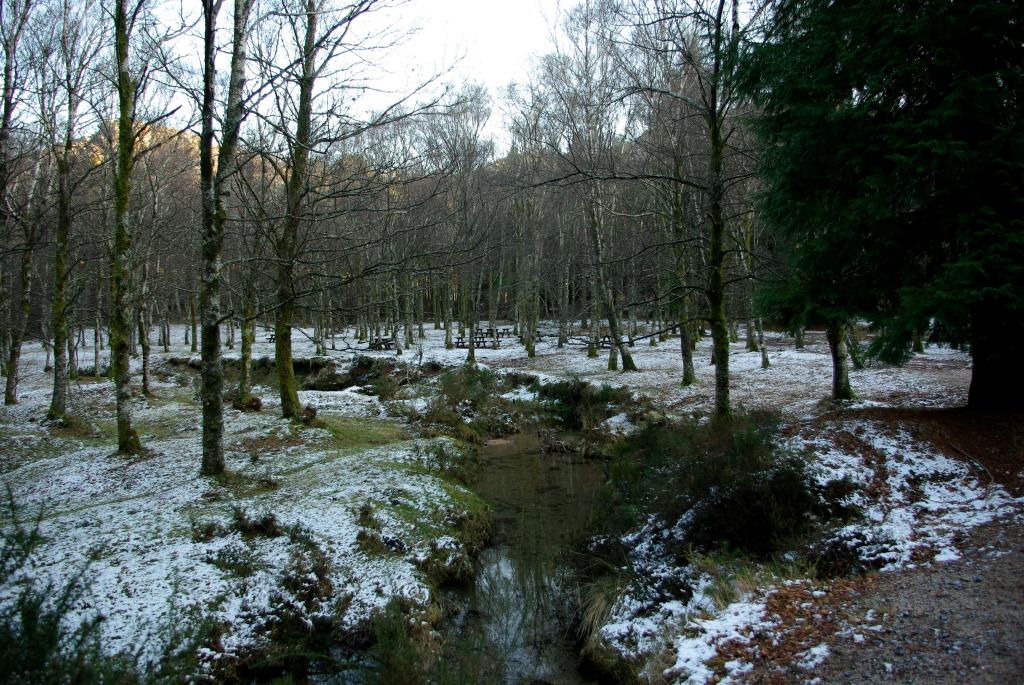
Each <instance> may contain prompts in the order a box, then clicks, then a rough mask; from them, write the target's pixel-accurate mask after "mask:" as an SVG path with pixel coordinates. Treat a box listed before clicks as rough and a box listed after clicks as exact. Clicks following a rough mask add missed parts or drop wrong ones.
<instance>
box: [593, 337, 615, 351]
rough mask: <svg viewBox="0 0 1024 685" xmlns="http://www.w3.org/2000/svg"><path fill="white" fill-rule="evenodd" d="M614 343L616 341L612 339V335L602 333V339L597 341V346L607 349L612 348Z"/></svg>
mask: <svg viewBox="0 0 1024 685" xmlns="http://www.w3.org/2000/svg"><path fill="white" fill-rule="evenodd" d="M614 344H615V343H614V342H613V341H612V336H610V335H602V336H601V339H600V340H599V341H598V343H597V346H598V347H600V348H601V349H604V350H607V349H609V348H611V347H612V345H614Z"/></svg>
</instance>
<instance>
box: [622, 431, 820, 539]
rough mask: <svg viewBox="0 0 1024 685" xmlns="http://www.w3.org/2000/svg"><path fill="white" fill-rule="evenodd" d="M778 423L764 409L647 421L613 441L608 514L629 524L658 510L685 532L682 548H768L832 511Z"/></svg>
mask: <svg viewBox="0 0 1024 685" xmlns="http://www.w3.org/2000/svg"><path fill="white" fill-rule="evenodd" d="M777 429H778V419H777V417H775V416H774V415H772V414H770V413H766V412H752V413H749V414H741V415H738V416H736V417H735V418H734V419H732V420H731V421H729V422H726V423H723V422H706V423H698V422H696V421H687V422H682V423H677V424H669V425H659V426H648V427H646V428H644V429H643V430H641V431H639V432H637V433H636V434H634V435H632V436H630V437H628V438H626V439H624V440H622V441H620V442H619V443H618V444H617V445H616V446H615V447H614V448H613V454H614V457H613V461H612V464H611V466H610V476H611V477H610V486H609V487H608V489H607V491H606V492H605V493H604V498H603V502H604V505H603V506H604V511H605V514H606V516H607V517H608V518H609V520H610V521H611V523H612V524H613V525H615V526H619V527H621V528H622V529H626V528H630V527H633V526H635V525H637V524H639V523H640V522H641V521H643V520H644V519H646V518H647V517H648V516H649V515H650V514H655V515H656V516H657V517H658V518H659V519H660V520H662V521H663V522H664V523H665V524H666V525H667V526H669V527H675V528H676V529H677V531H679V532H680V533H681V535H677V536H676V543H675V544H676V545H677V553H678V555H679V556H680V557H685V555H686V554H687V550H688V549H689V548H691V547H692V548H695V549H697V550H700V551H708V550H713V549H722V548H731V549H736V550H740V551H743V552H745V553H747V554H751V555H753V556H756V557H767V556H770V555H771V554H772V553H773V552H775V551H777V550H779V549H781V548H782V547H784V546H785V545H786V544H787V543H788V542H790V541H791V540H792V539H793V538H795V537H798V536H801V535H804V534H806V533H808V532H809V531H810V530H811V527H812V526H813V525H814V522H815V520H816V518H824V517H827V516H828V515H829V513H830V512H829V508H828V506H827V505H826V502H825V499H824V498H823V497H822V494H821V492H820V490H819V487H818V486H817V485H815V484H814V483H813V481H812V479H811V478H810V477H809V475H808V474H807V471H806V468H805V464H804V461H803V459H802V458H800V457H799V456H798V455H795V454H792V453H787V452H784V451H781V450H779V449H778V447H777V446H776V435H777Z"/></svg>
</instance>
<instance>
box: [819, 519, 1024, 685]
mask: <svg viewBox="0 0 1024 685" xmlns="http://www.w3.org/2000/svg"><path fill="white" fill-rule="evenodd" d="M962 549H963V552H962V553H963V557H962V558H961V559H959V560H957V561H953V562H948V563H941V564H935V565H933V566H931V567H928V568H917V569H913V570H910V571H903V572H899V573H893V574H881V576H880V577H879V578H878V579H877V581H876V582H875V583H873V584H872V587H871V589H870V590H869V591H868V592H867V594H865V595H864V596H862V597H860V598H858V599H857V600H856V601H854V602H852V603H850V604H849V605H848V607H847V621H848V623H849V624H850V626H851V630H850V631H849V636H848V637H838V638H837V639H836V641H835V642H834V643H833V644H832V645H831V651H832V656H831V657H830V658H829V659H828V661H827V662H826V663H825V664H823V665H822V666H821V668H820V670H819V671H818V672H816V673H813V674H811V677H812V678H813V677H814V676H818V677H819V678H820V681H818V682H820V683H822V685H825V684H830V683H858V684H861V683H865V684H870V683H887V684H888V683H939V684H946V683H949V684H950V685H952V684H956V685H963V684H966V683H970V684H972V685H973V684H975V683H993V684H998V685H1021V684H1022V683H1024V520H1022V519H1021V518H1020V517H1018V518H1017V520H1015V521H1005V522H1002V523H1000V524H993V525H989V526H985V527H982V528H979V529H977V530H976V531H974V532H973V533H971V534H970V536H969V537H968V538H967V540H966V541H965V544H964V545H963V548H962ZM872 626H873V627H874V629H872ZM811 682H814V681H813V680H812V681H811Z"/></svg>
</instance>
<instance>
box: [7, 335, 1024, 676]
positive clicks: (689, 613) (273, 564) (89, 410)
mask: <svg viewBox="0 0 1024 685" xmlns="http://www.w3.org/2000/svg"><path fill="white" fill-rule="evenodd" d="M546 332H547V333H548V335H546V336H545V339H544V340H543V341H542V342H540V343H539V344H538V353H537V356H536V357H534V358H527V357H526V355H525V352H524V350H523V348H522V346H521V345H519V344H518V343H517V342H516V341H514V340H509V339H503V340H502V341H501V347H500V348H498V349H490V348H480V349H477V350H476V358H477V362H478V363H479V364H481V365H483V366H486V367H489V368H491V369H494V370H496V371H499V372H502V371H518V372H528V373H531V374H534V375H536V376H538V377H539V378H540V379H541V380H542V381H545V380H551V381H554V380H562V379H566V378H580V379H582V380H586V381H588V382H590V383H593V384H598V385H600V384H605V383H607V384H611V385H625V386H627V387H628V388H629V389H630V390H631V391H633V392H634V393H635V396H637V397H638V398H639V397H641V396H642V397H643V398H645V401H649V402H650V404H651V405H653V406H654V407H656V408H657V410H658V411H659V412H663V413H664V414H667V415H669V416H679V417H683V416H690V415H700V414H705V413H707V411H708V410H709V408H710V407H711V404H712V402H713V392H714V386H713V371H714V367H712V366H711V365H710V364H709V363H707V359H708V357H709V354H710V351H709V342H708V341H706V340H705V341H701V342H700V344H699V345H698V351H697V353H696V357H695V359H696V364H697V376H698V379H697V383H695V384H694V385H693V386H690V387H688V388H683V387H681V386H680V385H679V379H680V377H681V366H682V365H681V360H680V355H679V350H678V339H675V340H669V341H665V342H662V343H660V344H659V345H657V346H650V345H649V344H648V343H647V341H643V342H640V343H638V344H637V347H635V348H633V350H632V352H633V355H634V359H635V361H636V364H637V366H638V367H639V368H640V371H639V372H637V373H631V374H622V373H618V372H615V371H608V370H607V351H604V353H603V354H602V355H601V356H600V357H599V358H596V359H588V358H587V357H586V354H585V350H584V347H583V346H582V345H580V344H575V345H571V346H569V347H567V348H565V349H557V348H556V347H555V345H554V344H553V335H551V333H553V331H546ZM183 333H184V331H183V328H182V327H175V329H174V332H173V339H174V344H173V345H172V346H171V349H170V351H169V352H167V353H165V352H162V351H160V350H158V349H157V348H156V347H154V353H153V369H154V382H153V397H150V398H146V397H139V398H137V399H136V401H135V403H134V407H135V416H136V421H137V423H138V425H139V428H140V433H141V435H142V439H143V442H144V444H145V445H146V446H147V448H148V450H149V451H148V453H147V455H145V456H144V457H143V458H138V459H122V458H119V457H115V456H114V455H112V445H113V394H112V392H111V388H110V385H109V383H107V382H88V381H86V380H83V381H81V382H79V383H77V384H75V385H73V388H72V401H71V408H72V412H73V413H74V414H75V415H76V416H78V417H79V423H78V424H76V426H75V427H73V428H70V429H69V428H61V427H56V426H51V425H47V424H46V422H45V420H44V417H45V413H46V408H47V405H48V399H49V391H50V383H51V382H52V377H51V376H50V375H49V374H48V373H46V372H44V370H43V361H44V355H43V353H42V351H41V350H40V349H39V346H38V345H32V346H26V353H25V355H24V357H23V364H24V368H23V373H22V380H21V391H20V395H21V398H20V403H19V404H18V405H17V406H13V407H3V408H0V477H2V480H3V482H4V484H5V486H6V487H8V488H9V489H10V492H11V494H12V497H13V499H14V501H15V502H16V503H17V505H18V506H19V507H20V508H21V512H22V516H21V518H22V520H23V521H27V523H29V524H31V523H32V522H33V521H35V520H38V523H39V526H40V530H41V532H42V533H43V535H44V538H45V543H44V545H43V546H42V548H41V550H40V551H39V553H38V554H37V555H36V556H35V557H34V558H33V561H32V566H31V567H30V568H28V569H26V570H25V572H24V577H22V578H20V579H19V582H13V583H10V584H8V585H7V586H5V587H0V601H9V600H10V599H11V598H12V597H13V596H14V595H15V594H16V593H17V591H18V589H19V587H20V586H21V584H22V583H24V582H27V581H35V582H40V583H46V582H50V583H53V584H55V585H57V586H59V584H60V583H61V582H62V580H66V579H67V578H69V577H72V576H74V575H75V574H78V573H83V574H85V576H86V577H87V578H88V580H89V591H88V593H87V594H86V596H85V597H84V598H83V600H82V601H81V602H79V604H78V605H77V606H76V611H77V612H78V614H76V615H81V616H86V615H92V614H93V613H95V612H98V613H100V614H102V615H104V616H106V620H105V621H104V639H105V641H106V643H107V644H108V645H109V648H110V649H113V650H129V651H136V652H141V653H142V654H143V656H144V657H147V658H152V657H155V656H156V655H158V654H159V653H160V651H161V650H162V649H163V648H164V646H165V644H166V642H167V640H168V639H169V637H170V634H169V632H168V631H170V630H171V626H173V625H175V624H179V623H181V621H179V620H178V619H179V617H181V616H186V615H194V614H196V613H197V612H198V613H199V614H206V615H209V614H211V613H212V615H213V617H214V619H215V621H216V624H217V626H218V628H217V630H218V631H219V635H218V638H217V640H216V645H217V648H216V650H214V651H215V653H213V652H211V653H208V654H206V655H205V656H206V658H207V659H208V660H209V661H211V662H212V661H218V660H221V661H223V660H225V659H228V660H230V659H241V658H242V657H243V656H244V653H245V652H246V650H249V649H253V648H254V647H255V646H258V645H259V644H260V643H261V642H263V643H264V644H265V643H266V641H268V640H272V639H274V636H275V635H277V634H278V633H279V631H280V630H281V626H282V625H285V624H286V623H288V621H290V620H292V619H296V620H297V621H298V622H299V623H302V622H307V623H309V622H315V621H316V620H317V617H318V616H320V615H322V614H323V613H324V611H325V606H326V605H327V604H330V605H331V609H332V611H333V610H336V609H337V608H338V604H339V603H340V604H343V605H344V606H343V610H342V611H341V612H340V613H341V614H342V615H343V616H344V617H345V618H344V621H345V622H346V625H348V626H349V627H350V628H352V629H356V628H357V627H359V626H365V623H366V621H367V619H368V617H369V616H370V615H372V614H373V612H375V611H378V610H379V609H380V608H381V607H382V606H384V605H385V604H386V603H387V602H388V601H389V599H390V598H392V597H402V598H405V599H406V600H408V601H410V602H413V603H419V604H420V605H421V606H422V607H424V612H425V613H424V616H423V617H424V619H429V618H430V617H429V616H428V615H427V614H429V612H430V598H429V593H430V588H431V583H432V580H431V578H430V577H429V576H430V575H431V574H434V575H441V576H443V575H445V574H447V573H458V572H459V569H460V568H461V567H462V566H464V565H465V564H466V563H467V559H468V558H469V557H470V556H471V555H472V552H473V549H474V547H475V546H477V545H478V544H479V542H480V540H479V539H478V538H479V536H480V533H479V531H474V530H473V526H474V525H477V524H478V523H479V525H483V523H482V522H479V521H478V519H482V518H483V517H484V516H485V513H484V512H483V507H482V504H481V503H480V502H479V501H478V500H477V499H476V497H475V495H473V493H472V492H471V491H470V490H468V489H466V488H465V487H463V486H461V485H460V484H459V483H457V482H455V481H454V480H453V479H451V478H450V477H448V475H447V474H446V469H447V468H448V467H449V466H450V464H451V462H453V461H455V460H458V459H459V454H458V450H459V447H458V445H457V444H456V443H455V442H453V441H451V440H450V439H448V438H420V437H415V435H414V434H413V432H411V430H410V428H409V426H408V424H407V422H406V421H405V420H403V418H402V416H403V412H407V411H410V410H411V411H418V410H422V409H423V408H424V407H425V406H426V405H427V404H428V403H429V401H430V396H431V393H433V392H436V390H433V389H431V388H430V387H429V386H428V387H425V388H418V389H416V388H412V389H410V391H409V392H407V393H405V394H400V395H399V396H398V398H397V399H396V400H394V401H391V402H386V401H385V402H382V401H381V400H380V399H378V398H377V397H373V396H371V395H368V394H365V393H363V392H360V389H359V388H349V389H347V390H344V391H340V392H327V391H312V390H306V391H301V392H300V400H301V401H302V402H303V403H304V404H307V405H312V406H315V407H316V408H317V409H318V417H319V418H320V419H322V420H323V422H324V425H322V426H320V427H312V428H307V427H298V426H295V425H292V424H289V423H287V422H284V421H282V420H280V419H278V418H277V417H276V416H275V407H276V406H279V405H278V400H277V399H276V397H275V393H274V391H273V390H272V389H271V388H269V387H265V386H264V387H258V388H256V393H257V394H258V395H259V396H260V397H261V399H262V401H263V407H264V408H263V411H262V412H260V413H258V414H253V413H242V412H238V411H235V410H229V411H228V412H227V415H226V426H227V435H228V439H227V457H228V467H229V471H230V472H231V473H232V474H233V475H232V476H231V477H230V478H228V479H224V480H220V481H211V480H208V479H201V478H198V477H195V478H192V477H189V475H190V474H197V473H198V468H199V455H200V448H199V437H198V427H199V405H198V402H197V401H196V398H195V395H194V390H193V388H192V383H193V377H192V376H190V375H189V374H187V373H185V371H184V370H182V369H180V368H178V367H174V366H171V365H170V364H168V363H167V362H168V360H169V359H170V358H171V357H183V356H188V355H189V351H188V348H187V347H186V346H184V345H183V344H182V343H181V341H182V338H183ZM427 334H428V338H427V339H426V341H423V342H421V343H420V344H419V345H417V346H414V347H412V348H411V349H407V350H405V352H404V354H403V355H402V356H401V359H402V360H403V361H405V362H407V363H411V364H413V365H420V364H423V363H426V362H428V361H435V362H438V363H440V364H442V365H445V366H454V365H458V364H460V363H461V362H462V361H464V359H465V356H466V350H446V349H444V346H443V332H442V331H434V330H428V331H427ZM296 337H297V340H296V345H295V347H296V350H295V355H296V357H308V356H312V352H313V349H312V344H311V343H310V342H309V340H308V339H304V338H302V337H301V336H296ZM767 342H768V345H769V348H768V349H769V359H770V361H771V367H770V368H768V369H761V368H760V364H761V358H760V355H759V354H757V353H750V352H746V351H745V350H744V347H743V345H742V344H734V345H733V346H732V348H731V352H730V369H731V382H732V399H733V403H734V405H735V406H736V407H740V408H746V409H759V408H761V409H772V410H778V411H781V412H782V413H783V416H784V419H785V428H784V434H785V439H786V440H787V442H788V444H789V445H791V446H793V447H794V448H796V449H800V450H802V451H804V452H805V453H806V454H808V455H809V459H811V461H812V462H813V463H814V464H815V468H816V469H817V473H818V474H819V476H818V477H820V478H821V479H825V478H835V477H839V476H845V477H848V478H850V479H851V480H852V481H853V482H855V483H856V484H857V486H858V490H857V493H856V494H855V495H854V497H855V499H857V504H858V505H860V506H861V507H862V508H863V509H864V511H865V516H864V519H863V520H862V521H861V522H859V523H857V524H851V525H850V526H847V527H846V528H844V529H842V530H841V531H839V533H841V534H842V535H846V536H847V537H849V538H850V539H853V538H856V539H858V540H860V541H861V542H865V541H866V542H869V543H870V544H864V545H862V548H861V549H860V550H859V552H861V553H864V554H870V555H873V559H872V560H873V562H874V565H875V566H876V567H878V568H880V569H881V572H880V573H871V574H868V575H866V576H861V577H858V578H855V579H839V580H832V581H816V580H813V579H810V578H793V577H790V578H785V579H778V580H777V581H776V582H766V583H761V584H760V585H759V586H757V587H753V588H744V591H743V592H742V593H740V596H738V597H736V598H734V599H733V601H729V602H715V601H713V600H712V598H711V597H710V596H709V595H708V594H707V593H702V592H700V591H698V592H697V593H695V596H694V598H693V599H692V600H690V601H689V602H686V603H683V602H680V601H676V600H672V599H670V598H669V599H664V600H661V601H650V600H649V598H645V597H641V596H631V595H630V594H629V593H626V594H625V595H624V596H623V597H621V598H620V600H619V602H618V604H617V605H616V606H615V607H614V608H613V609H612V611H611V613H610V615H609V619H608V621H607V623H606V625H605V626H604V627H603V628H602V630H601V635H602V637H604V638H605V639H606V641H607V643H608V645H609V646H610V647H611V648H612V649H614V650H617V651H618V652H619V653H620V654H621V655H622V656H624V657H626V658H628V659H630V660H632V661H633V663H636V664H641V667H642V670H644V671H645V672H646V673H648V674H649V675H650V678H651V681H652V682H673V683H693V684H696V683H705V682H823V683H832V682H836V683H845V682H947V681H946V680H943V679H942V678H946V677H947V676H946V675H942V674H943V673H945V671H943V670H942V669H941V668H940V667H941V666H943V665H946V664H949V665H950V667H953V666H956V668H958V669H960V670H965V671H966V672H967V673H968V676H967V677H968V678H972V679H975V680H976V681H977V682H1010V681H1012V680H1013V678H1014V677H1016V678H1018V679H1019V678H1021V677H1024V676H1022V674H1024V671H1022V656H1021V655H1022V653H1024V648H1022V647H1021V645H1020V643H1019V640H1017V639H1016V638H1015V636H1018V635H1019V634H1020V632H1019V629H1020V627H1021V624H1022V620H1024V619H1022V615H1024V610H1022V608H1021V604H1020V602H1019V598H1020V596H1021V593H1020V588H1021V585H1020V578H1022V577H1024V575H1022V574H1021V570H1022V569H1021V565H1022V563H1024V554H1022V548H1021V545H1022V536H1024V532H1022V531H1024V516H1022V514H1021V512H1022V510H1024V506H1022V505H1024V491H1022V486H1024V435H1022V430H1024V419H1022V417H1020V416H1001V415H987V416H981V415H976V414H970V413H967V412H964V411H962V410H958V409H956V407H960V406H962V405H963V404H964V403H965V402H966V396H967V387H968V383H969V379H970V358H969V357H968V356H967V355H966V354H964V353H961V352H958V351H955V350H950V349H948V348H943V347H932V346H930V347H928V349H927V351H926V353H925V354H923V355H917V356H915V357H914V358H913V359H911V360H910V362H909V363H908V364H907V365H906V366H904V367H901V368H897V367H890V366H885V365H872V366H869V367H868V368H867V369H864V370H859V371H853V372H851V380H852V383H853V387H854V390H855V391H856V393H857V395H858V397H859V399H858V400H857V401H855V402H851V403H848V404H846V405H844V406H843V407H840V408H834V407H832V406H831V404H830V403H828V402H827V396H828V393H829V388H830V383H831V367H830V360H829V356H828V353H827V348H826V346H825V344H824V340H823V336H821V335H815V334H811V335H810V336H809V337H808V341H807V345H806V347H805V348H804V349H803V350H795V349H793V345H792V341H791V340H790V339H788V338H786V337H785V336H783V335H781V334H769V336H768V341H767ZM363 347H364V346H360V345H357V344H355V343H354V342H353V341H352V340H351V338H349V339H343V338H339V339H338V340H337V341H336V348H337V349H334V350H331V351H330V352H329V356H331V357H335V358H336V361H337V363H338V364H339V365H343V364H346V363H348V362H350V361H351V360H352V359H354V358H355V357H356V356H357V355H368V356H372V357H389V358H393V357H395V353H394V352H368V351H366V350H364V349H362V348H363ZM226 356H228V357H231V356H236V357H237V350H235V351H231V350H228V351H227V353H226ZM255 356H257V357H259V356H269V357H270V358H272V356H273V351H272V345H271V344H270V343H269V341H268V340H267V338H266V334H265V333H264V332H260V333H259V334H258V339H257V345H256V350H255ZM87 359H91V349H88V350H86V351H84V352H83V362H82V363H88V362H87ZM104 359H105V357H104ZM133 363H134V364H135V365H136V368H135V370H136V371H137V370H138V369H137V361H136V362H133ZM609 428H610V429H612V428H614V430H625V431H628V430H631V429H632V425H631V424H630V423H629V421H628V420H619V421H617V422H615V426H614V427H613V426H611V425H609ZM467 521H469V522H470V523H467ZM5 522H7V523H9V518H8V519H5ZM635 536H636V538H635V542H636V543H637V545H636V547H637V549H638V554H639V555H641V556H638V558H637V559H636V560H635V561H636V564H637V568H639V569H641V570H642V569H644V568H650V569H654V568H655V567H657V566H658V563H659V551H658V549H657V545H656V544H654V541H652V540H647V539H645V538H644V532H643V531H637V532H635ZM869 548H870V549H869ZM644 554H646V555H647V556H646V557H643V556H642V555H644ZM322 562H323V563H322ZM325 569H329V571H325ZM661 571H664V569H661ZM668 572H670V573H679V574H683V573H684V570H683V569H669V570H668ZM978 578H980V579H981V580H977V579H978ZM288 579H291V581H294V582H285V583H282V580H286V581H287V580H288ZM706 580H707V579H703V580H702V579H700V578H698V579H697V581H696V585H697V587H698V588H700V587H705V588H706V587H707V582H706ZM702 582H703V583H704V585H703V586H702V585H701V583H702ZM979 610H980V611H979ZM940 612H945V613H940ZM984 612H988V613H990V614H991V615H992V620H988V619H986V618H984V617H982V616H980V614H982V613H984ZM360 629H362V628H360ZM936 630H938V631H939V632H938V633H936V632H935V631H936ZM979 645H980V646H981V649H982V651H980V652H978V651H977V648H978V647H979ZM971 650H974V651H971ZM968 654H970V655H972V656H971V658H970V659H968V658H965V655H968ZM918 663H921V664H924V665H923V666H921V667H920V668H918V667H917V666H916V664H918ZM886 664H889V666H886ZM974 667H976V669H977V670H972V668H974ZM983 667H984V668H983ZM954 672H955V670H954ZM929 674H932V675H929ZM986 678H989V679H986ZM960 679H961V680H962V679H963V677H961V678H960ZM950 682H952V681H950Z"/></svg>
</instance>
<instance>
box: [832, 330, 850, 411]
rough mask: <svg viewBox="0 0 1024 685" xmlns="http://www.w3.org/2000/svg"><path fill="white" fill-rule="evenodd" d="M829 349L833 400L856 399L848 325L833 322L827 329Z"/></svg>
mask: <svg viewBox="0 0 1024 685" xmlns="http://www.w3.org/2000/svg"><path fill="white" fill-rule="evenodd" d="M825 337H826V338H827V339H828V349H829V352H830V353H831V355H832V400H833V401H836V400H852V399H855V395H854V394H853V388H851V387H850V372H849V368H848V357H849V354H848V351H847V347H846V323H845V322H832V323H830V324H829V325H828V327H827V328H826V329H825Z"/></svg>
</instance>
